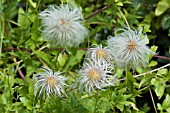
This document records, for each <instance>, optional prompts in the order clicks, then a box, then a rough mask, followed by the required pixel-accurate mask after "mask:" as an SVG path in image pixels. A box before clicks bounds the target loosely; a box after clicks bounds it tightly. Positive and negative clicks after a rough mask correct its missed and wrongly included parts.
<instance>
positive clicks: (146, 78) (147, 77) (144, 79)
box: [138, 74, 155, 88]
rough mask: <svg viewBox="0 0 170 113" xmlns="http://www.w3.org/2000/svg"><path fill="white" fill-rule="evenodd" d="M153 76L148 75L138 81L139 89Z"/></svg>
mask: <svg viewBox="0 0 170 113" xmlns="http://www.w3.org/2000/svg"><path fill="white" fill-rule="evenodd" d="M154 75H155V74H148V75H145V76H144V77H143V79H142V80H141V81H140V84H139V87H138V88H140V87H141V86H142V85H143V84H144V83H146V82H148V81H149V80H150V79H151V78H152V77H153V76H154Z"/></svg>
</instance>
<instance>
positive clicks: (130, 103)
mask: <svg viewBox="0 0 170 113" xmlns="http://www.w3.org/2000/svg"><path fill="white" fill-rule="evenodd" d="M122 104H124V105H126V106H129V105H130V106H132V108H133V109H135V110H137V111H139V109H138V108H137V107H136V105H135V104H134V103H133V102H130V101H124V102H122Z"/></svg>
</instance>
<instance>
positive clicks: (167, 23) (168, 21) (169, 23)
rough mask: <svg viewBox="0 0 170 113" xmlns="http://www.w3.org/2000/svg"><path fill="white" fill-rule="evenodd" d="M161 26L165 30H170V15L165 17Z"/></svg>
mask: <svg viewBox="0 0 170 113" xmlns="http://www.w3.org/2000/svg"><path fill="white" fill-rule="evenodd" d="M161 25H162V27H163V29H168V28H170V16H169V15H166V16H164V17H163V19H162V21H161Z"/></svg>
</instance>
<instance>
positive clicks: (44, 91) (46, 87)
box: [34, 67, 67, 97]
mask: <svg viewBox="0 0 170 113" xmlns="http://www.w3.org/2000/svg"><path fill="white" fill-rule="evenodd" d="M41 69H42V70H44V71H45V72H42V73H39V74H35V75H34V76H35V77H36V79H37V82H36V84H35V85H34V95H35V96H40V95H44V96H45V97H46V96H47V97H50V96H54V97H56V95H58V97H62V95H65V96H66V93H65V91H64V87H66V86H67V85H66V84H65V80H67V78H65V77H64V76H62V75H61V72H59V71H58V72H55V73H53V71H52V70H51V69H49V68H45V67H43V68H41Z"/></svg>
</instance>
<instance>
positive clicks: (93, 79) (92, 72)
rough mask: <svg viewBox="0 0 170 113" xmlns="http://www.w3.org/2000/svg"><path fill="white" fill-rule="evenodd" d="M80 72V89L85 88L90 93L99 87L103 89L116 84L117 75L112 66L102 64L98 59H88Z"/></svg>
mask: <svg viewBox="0 0 170 113" xmlns="http://www.w3.org/2000/svg"><path fill="white" fill-rule="evenodd" d="M108 67H109V68H108ZM78 74H79V75H80V78H79V79H78V83H79V90H85V91H86V92H88V93H89V94H91V92H93V91H94V92H96V90H97V89H99V90H103V88H105V87H107V86H113V85H114V79H115V77H114V76H113V75H112V69H111V68H110V66H108V65H101V64H100V63H99V62H98V61H97V60H89V59H88V60H86V61H85V62H84V63H83V66H82V68H81V69H80V70H79V71H78Z"/></svg>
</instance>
